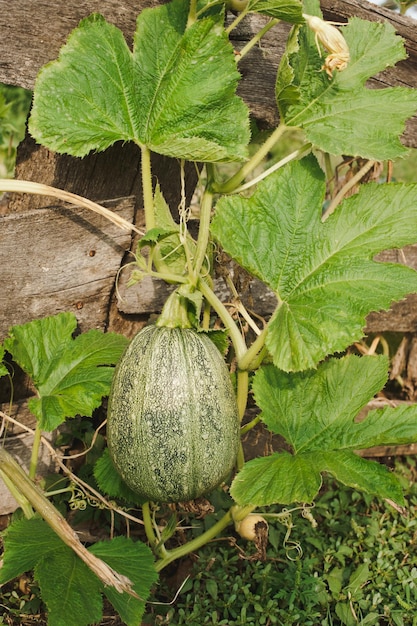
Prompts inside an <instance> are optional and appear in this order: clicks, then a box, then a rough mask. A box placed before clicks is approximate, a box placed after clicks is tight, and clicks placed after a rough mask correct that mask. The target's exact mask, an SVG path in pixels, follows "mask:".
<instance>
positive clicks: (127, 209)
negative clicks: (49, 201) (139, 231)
mask: <svg viewBox="0 0 417 626" xmlns="http://www.w3.org/2000/svg"><path fill="white" fill-rule="evenodd" d="M106 205H107V207H108V208H111V209H112V210H114V211H115V212H116V213H119V214H120V215H122V216H123V217H124V218H125V219H127V220H129V221H131V220H132V219H133V199H132V198H123V199H119V200H116V201H111V202H107V203H106ZM0 232H1V242H2V243H1V246H0V267H1V268H2V284H3V288H2V290H1V293H0V341H1V340H2V339H3V338H4V336H5V335H6V334H7V331H8V329H9V327H10V326H12V325H13V324H23V323H25V322H28V321H30V320H32V319H39V318H42V317H45V316H47V315H53V314H55V313H58V312H60V311H73V312H74V313H75V314H76V316H77V318H78V320H79V323H80V327H81V328H82V329H83V330H84V329H87V328H101V329H104V328H105V326H106V323H107V317H108V308H109V301H110V295H111V292H112V290H113V288H114V282H115V277H116V273H117V271H118V269H119V267H120V264H121V261H122V258H123V256H124V255H125V253H126V249H128V248H129V246H130V241H131V237H130V234H129V233H126V232H124V231H122V230H121V229H119V228H118V227H117V226H115V225H114V224H112V223H111V222H109V221H108V220H106V219H105V218H104V217H101V216H100V215H96V214H94V213H91V212H89V211H87V210H86V209H77V208H76V209H73V208H67V207H63V206H45V208H43V209H39V210H34V211H28V212H26V213H24V214H12V215H7V216H5V217H2V218H0Z"/></svg>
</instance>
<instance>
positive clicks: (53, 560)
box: [34, 544, 103, 626]
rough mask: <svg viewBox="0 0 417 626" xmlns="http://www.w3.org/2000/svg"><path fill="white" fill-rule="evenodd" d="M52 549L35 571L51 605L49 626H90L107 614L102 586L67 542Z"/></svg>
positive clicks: (44, 599) (44, 594) (43, 595)
mask: <svg viewBox="0 0 417 626" xmlns="http://www.w3.org/2000/svg"><path fill="white" fill-rule="evenodd" d="M61 545H62V547H61V548H60V549H59V550H55V551H54V552H51V551H49V552H48V554H47V555H45V556H44V558H43V559H41V560H40V561H39V562H38V563H37V565H36V567H35V570H34V576H35V579H36V580H37V581H38V582H39V586H40V588H41V593H42V600H43V601H44V602H45V604H46V606H47V607H48V626H88V625H89V624H97V623H100V621H101V618H102V615H103V600H102V597H101V593H100V591H101V588H102V585H101V583H100V581H99V579H98V578H97V577H96V576H95V575H94V574H93V572H92V571H91V570H90V569H89V568H88V567H87V565H86V564H85V563H84V562H83V561H82V560H81V559H80V558H79V557H78V556H77V555H76V554H75V552H73V550H71V548H68V547H67V546H65V545H64V544H61Z"/></svg>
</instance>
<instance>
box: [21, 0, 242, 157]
mask: <svg viewBox="0 0 417 626" xmlns="http://www.w3.org/2000/svg"><path fill="white" fill-rule="evenodd" d="M187 17H188V3H186V2H183V1H182V0H174V1H173V2H171V3H169V4H166V5H164V6H159V7H155V8H152V9H145V10H144V11H142V12H141V13H140V15H139V17H138V19H137V28H136V33H135V36H134V46H133V51H130V49H129V48H128V46H127V43H126V41H125V39H124V37H123V34H122V32H121V31H120V30H119V29H118V28H116V27H115V26H114V25H112V24H110V23H108V22H106V21H105V19H104V18H103V17H102V16H101V15H99V14H93V15H91V16H90V17H88V18H85V19H84V20H82V21H81V23H80V25H79V26H78V28H76V29H75V30H74V31H73V32H72V33H71V35H70V36H69V38H68V41H67V43H66V45H65V46H64V47H63V48H62V49H61V52H60V56H59V59H58V60H56V61H53V62H51V63H49V64H48V65H46V66H45V67H44V68H43V69H42V70H41V71H40V73H39V76H38V79H37V81H36V85H35V92H34V102H33V108H32V114H31V118H30V122H29V127H30V132H31V134H32V135H33V136H34V137H35V139H36V140H37V141H38V142H39V143H42V144H43V145H45V146H47V147H49V148H50V149H52V150H55V151H57V152H64V153H68V154H72V155H74V156H84V155H86V154H88V153H89V152H90V151H91V150H98V151H100V150H105V149H106V148H107V147H109V146H111V145H112V144H113V143H114V142H115V141H119V140H122V141H133V142H135V143H137V144H138V145H146V146H148V148H150V149H151V150H153V151H154V152H158V153H160V154H165V155H168V156H173V157H177V158H185V159H188V160H202V161H222V160H229V159H232V160H241V159H244V158H246V146H247V143H248V140H249V123H248V109H247V107H246V105H245V104H244V103H243V101H242V100H241V99H240V98H239V97H237V96H236V94H235V91H236V87H237V82H238V79H239V73H238V72H237V69H236V63H235V59H234V55H233V48H232V46H231V44H230V43H229V41H228V38H227V35H226V33H225V32H224V30H223V26H222V24H221V23H220V22H219V19H218V17H216V16H213V17H205V18H203V19H201V20H198V21H197V22H195V23H194V24H193V25H191V26H189V27H188V28H187V27H186V26H187Z"/></svg>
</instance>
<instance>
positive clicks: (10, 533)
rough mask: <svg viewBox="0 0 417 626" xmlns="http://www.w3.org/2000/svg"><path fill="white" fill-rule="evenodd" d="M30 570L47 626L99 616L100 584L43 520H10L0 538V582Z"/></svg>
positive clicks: (80, 625) (82, 623)
mask: <svg viewBox="0 0 417 626" xmlns="http://www.w3.org/2000/svg"><path fill="white" fill-rule="evenodd" d="M31 570H34V574H35V579H36V580H37V581H38V582H39V585H40V588H41V593H42V599H43V601H44V602H45V603H46V605H47V607H48V624H49V625H50V626H87V625H88V624H91V623H93V622H99V621H100V620H101V617H102V600H101V594H100V590H101V583H100V581H99V580H98V578H97V577H96V576H95V575H94V574H93V573H92V572H91V570H89V568H88V567H87V566H86V565H85V563H83V561H81V560H80V559H79V558H78V557H77V556H76V554H75V553H74V552H73V551H72V550H71V548H69V547H67V546H66V545H65V544H64V543H63V542H62V541H61V540H60V539H59V537H58V535H56V534H55V533H54V531H53V530H52V529H51V528H50V527H49V526H48V524H47V523H46V522H44V520H42V519H40V518H37V517H33V518H31V519H22V520H19V521H17V522H13V523H12V524H11V525H10V526H9V527H8V529H7V530H6V535H5V538H4V562H3V566H2V567H1V569H0V583H1V584H3V583H5V582H7V581H9V580H12V579H13V578H16V577H17V576H19V575H20V574H22V573H23V572H27V571H31Z"/></svg>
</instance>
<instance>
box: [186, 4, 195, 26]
mask: <svg viewBox="0 0 417 626" xmlns="http://www.w3.org/2000/svg"><path fill="white" fill-rule="evenodd" d="M196 21H197V0H190V10H189V11H188V19H187V28H189V27H190V26H192V25H193V24H194V23H195V22H196Z"/></svg>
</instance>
